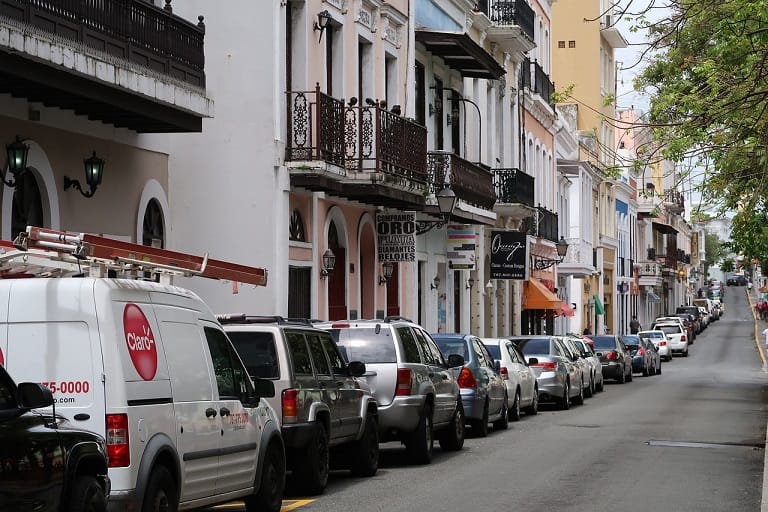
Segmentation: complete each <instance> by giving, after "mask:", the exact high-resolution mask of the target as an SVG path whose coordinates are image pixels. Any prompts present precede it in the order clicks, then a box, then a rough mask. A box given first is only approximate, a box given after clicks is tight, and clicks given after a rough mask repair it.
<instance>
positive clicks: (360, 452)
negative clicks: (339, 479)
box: [349, 413, 379, 476]
mask: <svg viewBox="0 0 768 512" xmlns="http://www.w3.org/2000/svg"><path fill="white" fill-rule="evenodd" d="M353 451H354V453H355V455H353V456H352V463H351V464H350V467H349V469H350V471H352V474H353V475H355V476H373V475H375V474H376V472H377V471H378V470H379V425H378V422H377V421H376V416H375V415H373V414H371V413H368V414H366V416H365V430H364V431H363V436H362V437H361V438H360V439H359V440H357V441H356V442H355V443H354V448H353Z"/></svg>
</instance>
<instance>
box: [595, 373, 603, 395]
mask: <svg viewBox="0 0 768 512" xmlns="http://www.w3.org/2000/svg"><path fill="white" fill-rule="evenodd" d="M595 390H597V391H599V392H601V393H602V392H603V391H605V378H603V374H602V373H601V374H600V383H599V384H597V385H596V386H595Z"/></svg>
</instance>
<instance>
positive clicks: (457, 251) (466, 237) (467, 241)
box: [447, 224, 476, 270]
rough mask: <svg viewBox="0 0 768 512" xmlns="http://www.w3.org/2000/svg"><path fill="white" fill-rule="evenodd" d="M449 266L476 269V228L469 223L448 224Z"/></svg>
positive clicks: (458, 268) (459, 268) (451, 267)
mask: <svg viewBox="0 0 768 512" xmlns="http://www.w3.org/2000/svg"><path fill="white" fill-rule="evenodd" d="M447 253H448V268H450V269H453V270H475V261H476V259H475V230H474V229H472V226H469V225H462V224H457V225H450V226H448V251H447Z"/></svg>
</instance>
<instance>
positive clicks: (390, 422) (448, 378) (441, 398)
mask: <svg viewBox="0 0 768 512" xmlns="http://www.w3.org/2000/svg"><path fill="white" fill-rule="evenodd" d="M315 325H316V326H317V327H320V328H321V329H326V330H328V332H330V333H331V335H332V336H333V338H334V339H335V340H336V342H337V343H338V345H339V347H340V348H341V349H342V351H343V352H344V354H345V356H346V357H347V358H348V359H354V360H359V361H363V362H365V365H366V368H367V369H368V370H369V371H368V372H367V373H366V374H365V379H366V383H367V386H368V387H369V388H370V389H371V392H372V393H373V395H374V397H375V398H376V401H377V402H378V404H379V439H380V440H381V441H382V442H386V441H393V440H399V441H401V442H402V443H404V444H405V447H406V450H407V452H408V455H409V457H410V459H411V460H412V461H413V462H415V463H417V464H428V463H429V462H431V460H432V445H433V439H434V437H437V439H438V441H439V442H440V447H441V448H443V449H444V450H460V449H461V448H462V447H463V446H464V410H463V408H462V404H461V395H460V392H459V386H458V384H457V383H456V379H455V378H454V376H453V372H452V371H451V368H454V367H460V366H462V365H463V364H464V358H463V357H461V356H460V355H452V356H451V357H449V359H448V361H446V359H445V358H444V357H443V354H442V353H441V352H440V349H439V348H438V347H437V345H436V344H435V342H434V340H433V339H432V338H431V337H430V336H429V333H427V332H426V331H425V330H424V329H422V328H421V327H420V326H419V325H417V324H415V323H413V322H411V321H409V320H407V319H405V318H402V317H388V318H385V319H383V320H342V321H335V322H322V323H316V324H315Z"/></svg>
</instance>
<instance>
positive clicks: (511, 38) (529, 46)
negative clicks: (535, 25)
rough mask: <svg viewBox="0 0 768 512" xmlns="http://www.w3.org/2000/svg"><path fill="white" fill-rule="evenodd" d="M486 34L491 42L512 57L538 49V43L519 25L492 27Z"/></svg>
mask: <svg viewBox="0 0 768 512" xmlns="http://www.w3.org/2000/svg"><path fill="white" fill-rule="evenodd" d="M486 33H487V34H488V35H487V37H488V40H489V41H490V42H492V43H496V44H497V45H499V48H501V49H502V51H505V52H507V53H509V54H510V55H514V54H517V53H525V52H527V51H530V50H533V49H534V48H536V43H535V42H534V41H533V40H532V39H531V38H529V37H528V35H527V34H526V33H525V32H524V31H523V29H522V28H520V27H519V26H517V25H501V26H500V25H491V26H490V27H488V30H487V32H486Z"/></svg>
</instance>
